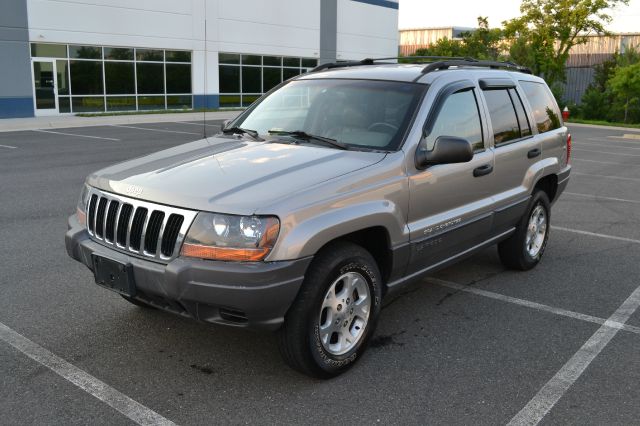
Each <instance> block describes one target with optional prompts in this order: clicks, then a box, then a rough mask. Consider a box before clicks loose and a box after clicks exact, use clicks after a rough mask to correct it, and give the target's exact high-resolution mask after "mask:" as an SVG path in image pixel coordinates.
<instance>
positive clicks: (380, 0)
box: [353, 0, 398, 9]
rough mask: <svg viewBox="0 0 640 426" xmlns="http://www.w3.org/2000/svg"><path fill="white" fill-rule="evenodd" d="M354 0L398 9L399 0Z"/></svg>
mask: <svg viewBox="0 0 640 426" xmlns="http://www.w3.org/2000/svg"><path fill="white" fill-rule="evenodd" d="M353 1H357V2H360V3H367V4H372V5H374V6H382V7H388V8H389V9H398V2H397V1H388V0H353Z"/></svg>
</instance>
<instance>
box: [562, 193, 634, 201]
mask: <svg viewBox="0 0 640 426" xmlns="http://www.w3.org/2000/svg"><path fill="white" fill-rule="evenodd" d="M563 194H566V195H573V196H575V197H585V198H592V199H594V200H607V201H619V202H621V203H633V204H640V201H638V200H627V199H626V198H614V197H603V196H600V195H590V194H579V193H577V192H567V191H565V192H563Z"/></svg>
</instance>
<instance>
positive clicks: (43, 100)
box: [33, 60, 58, 116]
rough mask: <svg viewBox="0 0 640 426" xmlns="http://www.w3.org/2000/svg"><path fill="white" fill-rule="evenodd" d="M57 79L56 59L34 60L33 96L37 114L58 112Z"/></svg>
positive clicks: (54, 113)
mask: <svg viewBox="0 0 640 426" xmlns="http://www.w3.org/2000/svg"><path fill="white" fill-rule="evenodd" d="M56 80H57V78H56V63H55V61H52V60H34V61H33V96H34V99H35V113H36V115H37V116H41V115H56V114H58V93H57V87H58V85H57V81H56Z"/></svg>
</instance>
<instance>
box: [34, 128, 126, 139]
mask: <svg viewBox="0 0 640 426" xmlns="http://www.w3.org/2000/svg"><path fill="white" fill-rule="evenodd" d="M32 131H33V132H40V133H53V134H55V135H65V136H77V137H79V138H89V139H103V140H106V141H116V142H118V141H120V139H115V138H105V137H102V136H89V135H78V134H75V133H64V132H54V131H53V130H32Z"/></svg>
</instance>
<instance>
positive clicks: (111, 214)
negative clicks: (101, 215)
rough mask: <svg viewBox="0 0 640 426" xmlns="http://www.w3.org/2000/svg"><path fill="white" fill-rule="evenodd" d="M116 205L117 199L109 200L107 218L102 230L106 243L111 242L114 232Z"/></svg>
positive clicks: (118, 204) (118, 205)
mask: <svg viewBox="0 0 640 426" xmlns="http://www.w3.org/2000/svg"><path fill="white" fill-rule="evenodd" d="M118 207H120V203H118V202H117V201H111V202H110V203H109V210H107V220H106V222H105V223H106V226H105V230H104V240H105V241H106V242H108V243H112V242H113V239H114V236H115V232H116V229H115V228H116V226H115V225H116V214H117V213H118Z"/></svg>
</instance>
